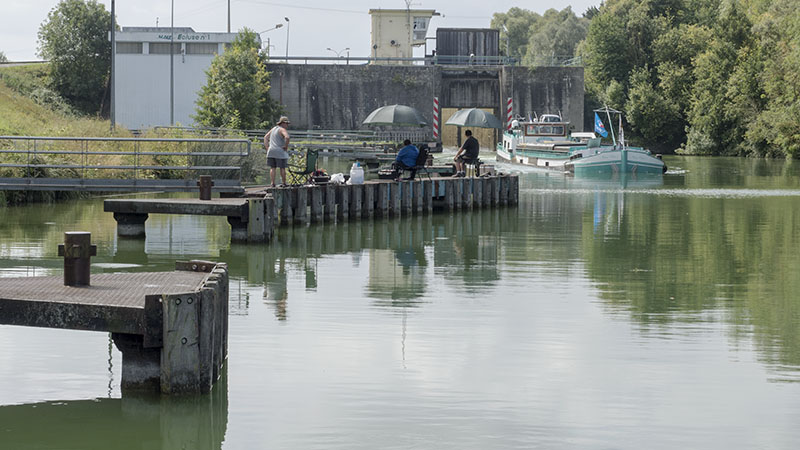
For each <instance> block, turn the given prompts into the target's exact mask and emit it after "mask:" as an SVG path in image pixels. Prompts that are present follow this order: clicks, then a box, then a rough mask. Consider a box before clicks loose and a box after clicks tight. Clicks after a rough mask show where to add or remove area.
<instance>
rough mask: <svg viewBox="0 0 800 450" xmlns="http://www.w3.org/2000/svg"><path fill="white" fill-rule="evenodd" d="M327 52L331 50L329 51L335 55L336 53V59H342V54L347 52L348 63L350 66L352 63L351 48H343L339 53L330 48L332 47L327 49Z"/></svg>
mask: <svg viewBox="0 0 800 450" xmlns="http://www.w3.org/2000/svg"><path fill="white" fill-rule="evenodd" d="M325 50H329V51H332V52H333V53H336V58H341V57H342V53H343V52H345V51H347V62H348V64H349V63H350V47H347V48H343V49H341V50H339V51H338V52H337V51H336V50H334V49H332V48H330V47H328V48H326V49H325Z"/></svg>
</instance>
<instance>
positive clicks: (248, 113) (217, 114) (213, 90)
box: [193, 28, 281, 129]
mask: <svg viewBox="0 0 800 450" xmlns="http://www.w3.org/2000/svg"><path fill="white" fill-rule="evenodd" d="M266 61H267V57H266V54H264V53H263V52H261V51H260V43H259V42H258V35H257V34H256V33H255V32H254V31H252V30H249V29H247V28H244V29H243V30H242V31H240V32H239V34H238V36H237V37H236V39H235V40H234V42H233V44H232V45H231V47H230V48H229V49H228V50H226V51H225V53H223V54H221V55H217V56H216V57H215V58H214V60H213V61H212V62H211V67H209V69H208V70H207V71H206V75H208V82H207V84H206V85H205V86H203V88H202V90H201V91H200V95H199V97H198V100H197V109H196V113H197V114H196V115H195V116H193V118H194V119H195V120H196V121H197V122H198V123H200V124H202V125H205V126H209V127H225V128H234V129H257V128H265V127H266V126H268V125H269V124H271V123H274V122H275V120H276V119H277V117H278V116H279V115H280V112H281V108H280V105H278V104H277V103H276V102H275V101H274V100H272V98H271V97H270V96H269V87H270V84H269V77H270V74H269V72H267V67H266Z"/></svg>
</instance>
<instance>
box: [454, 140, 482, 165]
mask: <svg viewBox="0 0 800 450" xmlns="http://www.w3.org/2000/svg"><path fill="white" fill-rule="evenodd" d="M464 135H465V136H467V139H466V140H465V141H464V144H463V145H462V146H461V148H459V149H458V153H456V157H455V158H453V161H455V162H456V173H455V174H454V175H453V176H454V177H463V176H464V175H465V167H464V166H465V165H466V164H475V161H477V159H478V153H479V152H480V149H481V146H480V144H479V143H478V140H477V139H475V137H473V136H472V130H467V131H465V132H464Z"/></svg>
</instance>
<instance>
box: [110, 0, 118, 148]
mask: <svg viewBox="0 0 800 450" xmlns="http://www.w3.org/2000/svg"><path fill="white" fill-rule="evenodd" d="M114 14H115V10H114V0H111V83H110V84H111V114H110V119H111V131H112V132H113V131H114V126H115V125H116V116H115V111H114V107H115V105H114V100H115V98H114V97H115V96H114V87H115V86H114V71H115V67H114V63H115V61H116V55H115V53H117V41H116V36H115V35H114V33H115V32H116V31H117V30H116V28H117V18H116V17H115V16H114Z"/></svg>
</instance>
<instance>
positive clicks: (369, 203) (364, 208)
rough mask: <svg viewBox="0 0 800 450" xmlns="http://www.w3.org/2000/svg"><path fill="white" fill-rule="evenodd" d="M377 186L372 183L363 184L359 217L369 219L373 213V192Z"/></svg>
mask: <svg viewBox="0 0 800 450" xmlns="http://www.w3.org/2000/svg"><path fill="white" fill-rule="evenodd" d="M376 188H377V186H375V185H374V184H372V183H369V184H365V185H364V188H363V193H364V201H363V202H362V203H361V217H362V218H365V219H366V218H371V217H372V215H373V214H374V212H375V190H376Z"/></svg>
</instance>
